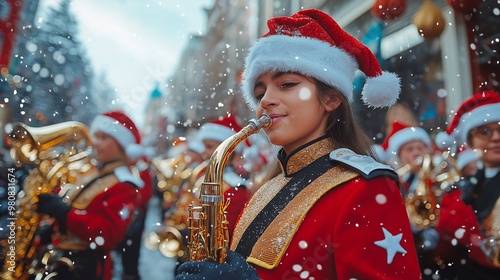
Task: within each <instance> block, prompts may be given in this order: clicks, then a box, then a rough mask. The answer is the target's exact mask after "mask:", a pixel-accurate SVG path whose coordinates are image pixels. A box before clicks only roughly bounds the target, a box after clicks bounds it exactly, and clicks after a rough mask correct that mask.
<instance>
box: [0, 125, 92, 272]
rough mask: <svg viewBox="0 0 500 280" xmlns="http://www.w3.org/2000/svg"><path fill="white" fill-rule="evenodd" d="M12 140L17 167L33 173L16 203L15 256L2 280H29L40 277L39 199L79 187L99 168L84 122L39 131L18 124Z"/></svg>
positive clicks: (4, 269) (6, 261) (11, 137)
mask: <svg viewBox="0 0 500 280" xmlns="http://www.w3.org/2000/svg"><path fill="white" fill-rule="evenodd" d="M9 140H10V141H11V142H12V148H11V155H12V158H13V159H14V160H15V162H16V165H18V166H20V165H27V166H30V167H32V169H31V170H30V172H29V175H28V177H27V178H26V180H25V182H24V186H23V189H22V190H21V191H20V192H19V194H18V196H17V201H16V213H15V224H16V233H15V234H16V236H15V256H14V257H12V256H11V257H10V258H9V259H6V260H5V263H4V266H3V270H2V272H1V278H2V279H27V278H28V277H30V276H31V275H34V274H36V272H35V271H34V269H33V267H32V266H31V264H32V262H34V256H35V254H36V253H37V249H38V248H37V244H36V243H35V240H34V239H35V236H36V232H37V229H38V226H39V223H40V222H41V220H42V217H41V216H42V215H40V214H38V213H37V212H36V202H37V197H38V195H39V194H42V193H53V192H54V191H55V190H56V188H57V187H60V186H62V185H63V184H75V183H76V181H77V179H79V178H82V175H90V174H94V172H95V170H96V169H95V166H96V164H95V162H93V161H92V160H91V159H90V155H91V154H92V145H91V140H90V136H89V132H88V128H87V126H85V125H84V124H83V123H80V122H75V121H70V122H64V123H59V124H54V125H49V126H45V127H38V128H34V127H29V126H27V125H25V124H23V123H16V124H15V125H14V127H13V129H12V131H11V133H10V134H9ZM3 242H4V241H3V240H2V243H3ZM9 244H10V243H9ZM2 247H3V248H4V250H5V249H6V248H9V246H2ZM9 253H11V252H10V251H9ZM3 255H4V256H5V254H3ZM62 261H64V260H62ZM68 265H72V264H71V263H69V264H68Z"/></svg>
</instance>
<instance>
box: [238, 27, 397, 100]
mask: <svg viewBox="0 0 500 280" xmlns="http://www.w3.org/2000/svg"><path fill="white" fill-rule="evenodd" d="M357 69H358V64H357V62H356V61H355V60H354V59H353V58H352V57H351V56H350V55H349V54H347V53H346V52H345V51H343V50H342V49H340V48H337V47H334V46H332V45H330V44H329V43H327V42H324V41H320V40H317V39H313V38H307V37H291V36H286V35H273V36H269V37H263V38H260V39H259V40H258V41H257V42H256V43H254V44H253V46H252V47H251V48H250V53H249V55H248V56H247V58H246V60H245V70H244V72H243V95H244V97H245V100H246V101H247V103H248V105H249V106H250V107H251V108H253V109H255V107H256V101H255V96H254V86H255V82H256V81H257V79H258V78H259V77H260V76H261V75H262V74H264V73H267V72H274V71H283V72H297V73H301V74H303V75H305V76H309V77H313V78H315V79H317V80H319V81H322V82H324V83H326V84H327V85H329V86H331V87H333V88H335V89H337V90H338V91H340V92H341V93H342V94H343V95H344V96H345V97H346V99H347V100H349V101H352V95H353V80H354V74H355V72H356V70H357ZM398 84H399V83H398ZM386 90H387V88H386ZM398 92H399V91H398ZM369 99H372V98H371V97H370V98H369Z"/></svg>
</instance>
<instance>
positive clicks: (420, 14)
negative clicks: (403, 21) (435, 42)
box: [413, 0, 445, 39]
mask: <svg viewBox="0 0 500 280" xmlns="http://www.w3.org/2000/svg"><path fill="white" fill-rule="evenodd" d="M413 24H415V25H416V26H417V29H418V33H420V36H422V37H424V38H425V39H434V38H437V37H439V36H440V35H441V33H442V32H443V30H444V26H445V20H444V17H443V14H442V13H441V10H440V9H439V8H438V7H437V6H436V5H434V3H432V0H424V3H423V4H422V6H421V7H420V8H419V9H418V11H417V12H416V13H415V15H414V16H413Z"/></svg>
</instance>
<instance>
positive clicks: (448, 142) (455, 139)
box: [435, 91, 500, 149]
mask: <svg viewBox="0 0 500 280" xmlns="http://www.w3.org/2000/svg"><path fill="white" fill-rule="evenodd" d="M491 122H500V94H498V93H497V92H494V91H481V92H478V93H476V94H474V95H473V96H471V97H469V98H468V99H467V100H465V101H464V102H463V103H462V104H461V105H460V106H459V107H458V110H457V111H456V113H455V115H454V116H453V119H452V120H451V122H450V124H449V126H448V128H447V129H446V131H441V132H439V133H438V134H437V135H436V138H435V142H436V145H437V146H438V147H439V148H440V149H449V148H452V147H454V146H458V147H459V146H462V145H466V144H467V136H468V135H469V132H470V131H471V130H472V129H473V128H475V127H478V126H481V125H484V124H488V123H491Z"/></svg>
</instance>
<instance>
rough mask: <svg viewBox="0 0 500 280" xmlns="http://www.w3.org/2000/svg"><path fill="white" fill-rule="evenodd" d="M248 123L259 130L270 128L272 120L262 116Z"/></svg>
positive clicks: (264, 115)
mask: <svg viewBox="0 0 500 280" xmlns="http://www.w3.org/2000/svg"><path fill="white" fill-rule="evenodd" d="M249 123H252V124H253V125H254V126H255V128H256V129H261V128H268V127H270V126H271V124H272V123H273V120H272V119H271V117H269V116H268V115H266V114H262V115H261V116H260V118H259V119H258V120H255V119H251V120H250V121H249Z"/></svg>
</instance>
